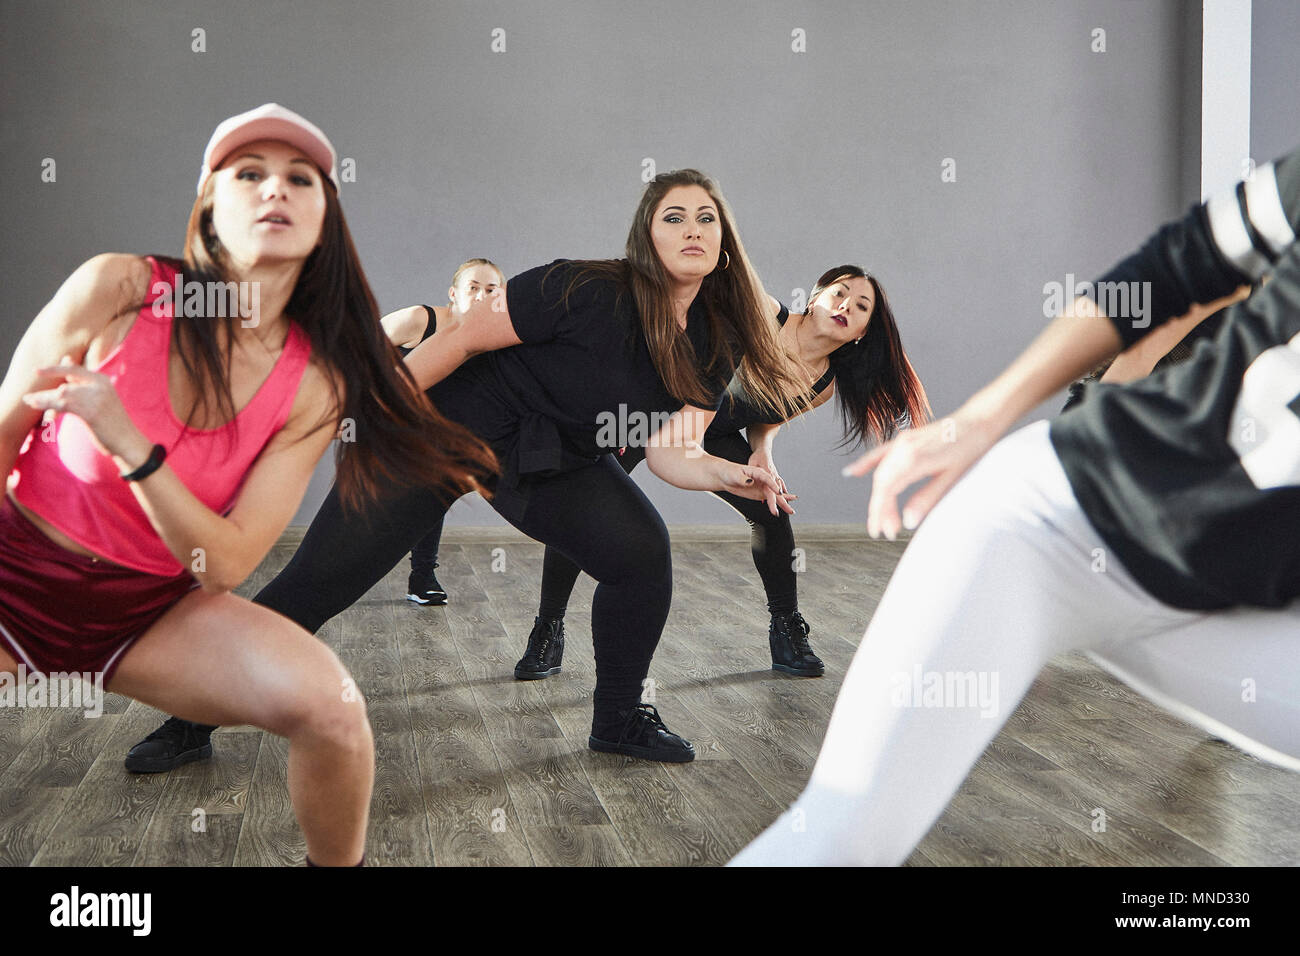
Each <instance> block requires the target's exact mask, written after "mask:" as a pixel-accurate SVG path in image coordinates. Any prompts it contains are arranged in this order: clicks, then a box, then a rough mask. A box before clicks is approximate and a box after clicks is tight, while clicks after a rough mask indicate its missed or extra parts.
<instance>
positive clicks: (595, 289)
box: [257, 170, 801, 762]
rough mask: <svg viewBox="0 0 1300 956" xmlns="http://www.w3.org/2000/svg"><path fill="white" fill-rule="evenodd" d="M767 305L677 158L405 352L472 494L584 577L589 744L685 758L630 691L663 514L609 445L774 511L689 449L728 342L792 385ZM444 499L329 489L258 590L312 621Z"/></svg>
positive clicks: (723, 373) (657, 611)
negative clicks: (624, 211) (622, 219)
mask: <svg viewBox="0 0 1300 956" xmlns="http://www.w3.org/2000/svg"><path fill="white" fill-rule="evenodd" d="M772 311H773V310H771V309H770V308H769V303H768V301H767V298H766V296H765V295H764V294H763V292H762V286H761V285H760V283H759V281H758V279H757V277H756V276H755V275H754V272H753V269H752V267H751V266H750V264H749V260H748V258H747V256H746V255H745V251H744V247H743V246H742V244H741V242H740V238H739V236H738V235H737V233H736V231H735V226H734V221H733V219H732V217H731V214H730V210H729V209H728V207H727V204H726V202H725V201H724V199H723V198H722V195H721V193H720V192H719V191H718V189H717V187H716V185H715V184H714V183H713V182H712V180H710V179H708V178H707V177H705V176H704V175H702V174H700V173H698V172H696V171H694V170H679V171H675V172H672V173H666V174H663V175H660V176H658V177H656V178H655V179H654V180H653V181H652V182H651V183H649V184H648V185H647V187H646V190H645V192H644V194H643V196H642V199H641V203H640V205H639V207H638V209H637V212H636V215H635V218H634V221H633V224H632V227H631V230H630V233H629V236H628V242H627V258H626V259H621V260H602V261H595V262H564V261H560V262H556V263H552V264H551V265H550V266H543V267H539V268H536V269H531V270H529V271H527V272H524V273H522V274H521V275H518V276H515V277H514V278H512V279H511V280H510V281H509V282H508V283H507V285H506V291H505V294H504V295H498V296H495V297H493V299H492V301H483V302H480V303H477V304H476V305H475V306H474V307H473V308H471V309H470V310H469V312H468V314H466V315H465V316H463V317H462V318H461V320H460V321H455V322H449V323H448V324H447V326H446V327H445V328H439V329H438V330H437V332H435V334H434V335H433V336H431V337H430V338H429V339H427V340H426V341H424V342H423V343H421V344H420V345H419V346H418V347H417V348H416V349H415V350H414V351H413V352H412V353H411V354H410V356H408V357H407V364H408V367H409V368H410V370H411V371H412V373H413V374H414V376H415V378H416V380H417V382H419V384H420V385H421V386H422V387H426V388H428V394H429V396H430V398H431V399H432V400H433V402H434V404H435V405H436V406H437V407H438V409H439V410H440V411H441V412H442V413H443V414H444V415H446V416H447V417H449V418H450V419H452V420H453V421H456V422H459V423H460V424H463V425H465V426H466V427H468V428H469V429H470V430H471V431H473V432H474V433H475V434H476V435H478V436H479V437H480V438H482V439H484V440H486V441H487V442H488V443H489V444H490V445H491V446H492V449H493V451H494V452H495V453H496V455H497V458H498V461H499V464H500V467H501V474H500V476H499V478H498V479H497V480H496V481H495V482H493V483H492V487H490V488H487V489H484V490H485V491H487V492H488V493H489V494H491V497H492V505H493V507H494V508H495V509H496V510H497V511H498V512H499V513H500V514H501V515H502V516H503V517H505V518H506V519H507V520H508V521H510V523H511V524H513V525H514V526H515V527H516V528H518V529H519V530H521V531H523V532H524V533H525V534H528V535H530V536H531V537H533V538H536V539H537V540H540V541H543V542H545V543H546V544H549V545H551V546H553V547H555V548H557V549H559V550H560V551H561V552H563V553H564V554H566V555H567V556H568V557H569V558H571V559H572V560H574V561H575V562H576V563H577V564H578V565H579V566H580V567H582V568H583V569H584V570H586V571H588V572H589V573H591V574H592V576H593V577H595V578H596V580H597V581H598V582H599V586H598V588H597V592H596V597H595V599H594V601H593V610H592V636H593V639H594V643H595V657H596V689H595V693H594V695H593V697H594V700H593V704H594V713H593V720H592V733H591V738H590V740H589V745H590V746H591V747H592V748H593V749H596V750H602V751H608V752H615V753H621V754H627V755H629V756H635V757H641V758H645V759H651V760H664V761H670V762H684V761H688V760H692V759H694V756H695V751H694V748H693V747H692V746H691V744H690V743H689V742H687V741H685V740H683V739H682V738H681V737H679V736H677V735H676V734H673V733H671V732H670V731H669V730H668V729H667V727H665V726H664V723H663V721H662V720H661V719H660V718H659V715H658V712H657V710H656V709H655V708H654V707H652V706H649V705H645V704H639V703H638V702H639V700H640V696H641V689H642V683H643V681H644V680H645V678H646V675H647V673H648V671H649V667H650V659H651V657H652V656H653V654H654V649H655V645H656V644H657V643H658V641H659V636H660V633H661V632H662V629H663V625H664V622H665V620H666V619H667V616H668V608H669V604H670V602H671V595H672V565H671V562H670V558H669V549H668V533H667V529H666V528H665V527H664V524H663V520H662V519H661V518H660V517H659V514H658V512H656V511H655V509H654V507H653V506H652V505H651V504H650V501H649V500H648V499H647V498H646V497H645V495H644V494H643V493H642V492H641V491H640V489H638V488H637V486H636V485H635V483H634V482H632V480H631V479H630V478H628V477H627V475H626V474H624V472H623V470H622V469H621V468H619V467H618V465H617V463H616V462H615V461H614V460H613V458H612V457H611V455H610V454H608V453H609V452H613V451H617V449H618V447H620V446H621V445H625V444H627V443H628V441H627V440H626V437H627V436H628V435H640V436H642V438H643V440H644V436H649V440H648V441H647V442H646V444H647V445H648V448H647V460H648V462H649V465H650V468H651V470H653V471H654V472H655V473H656V474H657V475H659V477H661V478H663V479H665V480H666V481H669V482H671V483H672V484H675V485H677V486H679V487H682V488H688V489H699V490H709V491H721V490H725V491H729V492H731V493H733V494H736V495H739V496H741V497H746V498H754V499H761V500H764V501H765V502H766V504H767V507H768V509H769V510H771V511H776V510H778V509H785V510H790V506H789V505H788V504H787V503H786V500H785V495H784V494H783V493H782V492H781V490H780V487H779V485H778V483H777V481H776V479H775V478H773V477H772V476H771V475H770V474H769V473H768V472H767V471H766V470H764V469H763V468H759V467H756V466H753V465H747V464H745V465H741V464H736V463H734V462H730V461H726V460H724V459H720V458H716V457H713V456H711V455H708V454H705V453H704V452H703V451H702V450H701V449H700V446H699V441H700V439H701V438H702V437H703V435H704V431H705V429H706V428H707V427H708V425H709V422H710V421H711V419H712V417H713V415H714V413H715V411H716V410H717V408H718V405H719V403H720V401H721V399H722V396H723V394H724V392H725V390H726V385H727V382H728V381H729V380H730V378H731V376H732V374H733V371H735V368H736V363H737V360H738V359H739V358H740V356H742V355H743V356H744V360H745V361H744V364H743V366H742V368H741V371H740V374H741V376H742V379H743V380H744V381H745V383H746V388H747V389H749V390H750V393H751V395H753V396H754V397H755V400H756V401H758V402H760V403H761V404H763V405H765V406H770V407H779V406H780V405H781V404H783V403H785V402H787V401H790V400H792V399H793V397H794V396H795V395H797V394H798V392H799V390H800V388H801V384H800V383H799V382H798V381H796V380H795V379H794V377H793V376H792V374H791V373H790V371H789V370H788V369H787V368H786V367H785V364H784V362H783V361H782V357H781V350H780V346H779V344H778V342H777V326H776V323H775V322H773V321H772V318H773V315H772ZM511 346H513V347H511ZM611 420H613V421H614V422H615V424H616V426H617V427H615V428H614V429H613V433H612V436H611V434H610V432H609V429H608V428H607V427H606V426H607V425H608V424H609V423H610V421H611ZM448 504H449V502H448V501H447V500H445V499H444V498H443V497H441V496H440V495H439V494H438V493H436V492H434V491H431V490H429V491H419V492H413V493H409V494H404V495H395V496H393V497H392V498H390V499H389V500H388V501H386V502H384V503H383V505H382V506H379V507H377V508H374V509H372V510H370V511H368V512H367V513H366V514H364V515H355V514H353V515H349V514H345V513H344V511H343V509H342V507H341V506H340V503H339V501H338V499H337V496H335V495H334V494H333V493H332V492H331V494H330V495H329V497H327V498H326V500H325V503H324V504H323V505H322V507H321V510H320V512H319V513H318V514H317V516H316V518H315V520H314V521H313V522H312V525H311V527H310V528H309V529H308V531H307V534H306V537H305V538H304V539H303V543H302V546H301V547H300V548H299V549H298V552H297V554H295V555H294V557H293V559H292V560H291V561H290V563H289V565H288V566H287V567H286V568H285V569H284V571H283V572H281V574H280V575H279V576H278V577H277V578H276V579H275V580H274V581H272V582H271V583H270V584H269V585H268V586H267V587H266V588H265V589H263V591H262V593H261V594H259V595H258V597H257V601H258V602H259V603H261V604H265V605H267V606H269V607H272V608H275V609H276V610H279V611H280V612H281V613H283V614H285V615H286V616H288V617H290V618H292V619H293V620H295V621H297V622H299V623H301V624H302V625H303V626H304V627H306V628H307V629H308V630H315V629H317V628H319V627H320V626H321V625H322V624H323V623H324V622H325V621H326V620H328V619H329V618H330V617H332V616H333V615H335V614H337V613H338V612H339V611H341V610H343V609H345V608H347V607H348V606H349V605H351V604H352V603H353V602H354V601H356V600H357V599H358V598H359V597H361V595H363V594H364V593H365V592H366V591H367V590H368V589H369V588H370V587H371V586H372V585H373V584H374V583H376V582H377V581H379V580H380V579H382V578H383V576H384V575H385V574H386V573H387V572H388V571H389V569H391V568H392V567H393V565H395V564H396V563H397V562H398V561H399V560H400V559H401V557H402V555H404V554H405V553H406V552H407V551H408V550H409V549H410V547H411V545H412V544H413V543H414V542H416V541H418V540H419V539H420V538H421V537H422V536H423V535H424V533H425V532H426V531H427V530H428V528H429V527H430V526H431V525H432V524H433V523H435V522H436V521H437V520H439V519H440V518H441V517H442V515H443V514H444V513H445V511H446V508H447V505H448Z"/></svg>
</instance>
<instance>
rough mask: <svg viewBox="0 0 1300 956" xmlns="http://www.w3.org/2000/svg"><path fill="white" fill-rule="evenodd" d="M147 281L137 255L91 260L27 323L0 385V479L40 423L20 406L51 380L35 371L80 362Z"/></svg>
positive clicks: (38, 415) (27, 408) (29, 409)
mask: <svg viewBox="0 0 1300 956" xmlns="http://www.w3.org/2000/svg"><path fill="white" fill-rule="evenodd" d="M148 281H149V265H148V263H147V262H145V261H144V260H143V259H141V258H139V257H138V256H127V255H118V254H115V253H106V254H104V255H100V256H96V257H95V258H93V259H89V260H87V261H86V262H84V263H83V264H82V265H81V266H79V267H78V268H77V270H76V271H75V272H73V273H72V275H71V276H69V277H68V279H67V280H66V281H65V282H64V283H63V285H62V286H60V287H59V290H58V291H57V292H56V293H55V294H54V298H52V299H51V300H50V301H49V303H48V304H47V305H46V306H45V308H43V309H41V311H40V312H39V313H38V314H37V316H36V318H35V319H33V320H32V324H31V325H30V326H29V327H28V329H27V331H26V333H24V335H23V337H22V339H21V340H20V341H19V343H18V347H17V349H15V350H14V354H13V358H12V360H11V361H10V363H9V371H8V373H7V374H6V375H5V377H4V382H3V383H0V475H4V476H8V475H9V473H10V472H11V471H13V467H14V462H15V461H16V460H17V458H18V451H19V449H20V448H21V447H22V443H23V440H24V439H25V438H26V437H27V433H28V432H30V431H31V430H32V428H33V427H34V426H35V425H36V423H37V422H39V421H40V420H41V411H40V410H39V409H35V408H32V407H31V406H29V405H27V404H26V403H25V402H23V396H24V395H26V394H27V393H28V392H32V391H35V390H37V389H39V388H42V387H45V386H46V385H49V384H50V383H52V382H53V381H54V379H52V378H49V377H48V376H47V377H42V376H41V375H40V374H39V370H40V369H41V368H43V367H45V366H50V365H57V364H59V362H60V361H61V360H62V359H63V357H64V356H70V357H71V358H72V359H73V360H74V361H77V362H80V361H81V360H82V359H83V358H84V357H85V354H86V350H87V349H88V348H89V347H90V343H91V342H92V341H94V339H95V338H96V337H97V336H98V335H100V334H101V333H102V332H103V331H104V330H105V328H106V327H107V326H108V324H109V322H111V321H112V320H113V318H114V317H115V316H117V315H118V314H119V313H120V312H122V310H123V309H125V308H127V307H128V306H129V305H131V304H132V302H134V301H141V300H143V298H144V297H145V294H146V292H147V291H148V289H147V286H148Z"/></svg>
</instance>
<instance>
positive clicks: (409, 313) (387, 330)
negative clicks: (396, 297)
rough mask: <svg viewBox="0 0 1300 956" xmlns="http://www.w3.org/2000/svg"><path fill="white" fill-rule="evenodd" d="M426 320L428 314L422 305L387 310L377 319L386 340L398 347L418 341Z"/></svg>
mask: <svg viewBox="0 0 1300 956" xmlns="http://www.w3.org/2000/svg"><path fill="white" fill-rule="evenodd" d="M428 321H429V314H428V313H427V312H425V311H424V306H422V305H410V306H407V307H406V308H404V309H398V310H397V311H396V312H389V313H388V314H387V315H386V316H384V317H383V318H382V319H380V320H379V322H380V324H381V325H383V327H384V334H385V335H386V336H388V341H390V342H392V343H393V344H394V345H396V346H397V347H398V348H410V347H411V345H410V343H412V342H419V340H420V336H422V335H423V334H424V329H425V325H426V324H427V323H428Z"/></svg>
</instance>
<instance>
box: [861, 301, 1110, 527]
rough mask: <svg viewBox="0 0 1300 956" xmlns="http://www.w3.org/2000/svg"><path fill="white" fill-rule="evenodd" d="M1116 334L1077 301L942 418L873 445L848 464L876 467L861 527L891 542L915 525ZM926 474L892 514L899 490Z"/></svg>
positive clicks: (1091, 363)
mask: <svg viewBox="0 0 1300 956" xmlns="http://www.w3.org/2000/svg"><path fill="white" fill-rule="evenodd" d="M1120 345H1121V341H1120V337H1119V333H1118V332H1116V331H1115V327H1114V325H1113V324H1112V323H1111V321H1110V319H1108V318H1107V317H1106V316H1104V315H1103V314H1102V313H1101V312H1100V310H1099V309H1098V308H1097V304H1096V303H1095V302H1093V301H1092V299H1089V298H1086V297H1081V298H1079V299H1076V300H1075V301H1074V302H1073V303H1072V304H1071V305H1070V306H1069V307H1068V308H1067V309H1066V310H1065V311H1064V312H1063V313H1062V314H1061V315H1059V316H1057V317H1056V318H1055V319H1053V320H1052V322H1051V324H1049V325H1048V326H1047V328H1046V329H1044V330H1043V331H1042V332H1041V333H1039V335H1038V338H1036V339H1035V340H1034V341H1033V343H1031V344H1030V346H1029V348H1027V349H1025V351H1024V352H1023V353H1021V355H1020V356H1019V357H1018V358H1017V359H1016V360H1015V361H1013V362H1012V363H1011V365H1010V366H1008V367H1007V369H1006V371H1004V372H1003V373H1002V374H1001V375H999V376H998V377H997V378H995V379H994V380H993V381H992V382H990V383H989V384H988V385H986V386H984V388H982V389H980V390H979V391H978V392H976V393H975V394H974V395H973V396H971V398H969V399H968V400H967V401H966V403H965V404H964V405H962V406H961V408H959V409H958V410H957V411H956V412H954V413H953V414H952V415H950V416H948V417H947V418H944V419H941V420H939V421H937V422H932V423H930V424H929V425H925V426H923V427H921V428H914V429H908V430H906V431H904V432H902V433H901V434H899V435H898V436H897V437H896V438H894V439H893V440H891V441H888V442H885V443H884V444H882V445H878V446H877V447H876V448H874V449H872V450H871V451H870V452H868V453H867V454H866V455H864V456H863V457H862V458H859V459H858V460H857V461H856V462H854V463H853V464H852V465H850V466H849V468H847V469H846V473H848V474H854V475H864V474H866V473H867V472H868V471H870V470H871V469H872V468H875V469H876V474H875V479H874V482H873V486H872V492H871V502H870V504H869V505H868V507H867V530H868V532H869V533H870V534H871V535H872V536H878V535H880V534H884V535H885V536H886V537H887V538H889V539H890V540H893V539H894V538H895V537H896V536H897V534H898V531H899V529H900V528H901V527H904V526H905V527H908V528H915V527H916V526H917V525H918V524H919V523H920V522H921V520H922V519H923V518H924V517H925V515H926V514H928V513H929V511H930V509H931V508H932V507H934V504H935V503H936V502H937V501H938V500H939V499H940V498H942V497H943V495H944V494H946V493H947V491H948V489H949V488H951V487H952V486H953V484H955V483H956V481H957V479H958V478H960V477H961V476H962V475H963V474H965V472H966V470H967V469H968V468H970V466H971V465H972V464H974V463H975V462H976V461H977V460H978V459H979V458H980V456H981V455H983V454H984V452H985V451H987V450H988V449H989V448H990V447H991V446H992V445H993V444H994V443H995V442H996V441H997V440H998V439H999V438H1001V437H1002V435H1003V434H1004V433H1005V432H1006V431H1007V429H1009V428H1010V427H1011V425H1013V424H1014V423H1015V422H1016V420H1017V419H1018V418H1020V417H1021V416H1022V415H1024V414H1025V413H1026V412H1029V411H1030V410H1032V409H1033V408H1034V407H1035V406H1036V405H1037V404H1038V403H1039V402H1041V401H1043V400H1044V399H1046V398H1047V397H1048V396H1050V395H1052V394H1053V393H1054V392H1057V391H1059V390H1060V389H1062V388H1064V387H1065V386H1066V385H1067V384H1068V383H1069V382H1072V381H1074V380H1075V379H1076V378H1078V377H1079V376H1081V375H1083V374H1084V373H1085V372H1087V371H1088V370H1090V369H1093V368H1096V367H1097V365H1098V364H1099V363H1100V362H1101V361H1102V360H1103V359H1106V358H1109V357H1111V356H1113V355H1115V354H1116V353H1117V352H1118V351H1119V348H1120ZM926 477H928V478H930V481H929V483H928V484H926V485H925V487H923V488H921V489H920V490H919V491H917V492H916V494H914V495H913V496H912V498H911V500H909V501H908V503H907V508H906V509H905V511H904V513H903V516H902V517H901V518H900V516H899V514H898V496H899V495H900V494H901V493H902V492H903V491H904V490H905V489H906V488H908V487H909V486H911V485H912V484H913V483H915V482H917V481H919V480H921V479H923V478H926Z"/></svg>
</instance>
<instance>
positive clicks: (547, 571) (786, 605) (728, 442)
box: [537, 432, 799, 621]
mask: <svg viewBox="0 0 1300 956" xmlns="http://www.w3.org/2000/svg"><path fill="white" fill-rule="evenodd" d="M704 450H705V451H706V452H708V453H709V454H710V455H716V456H717V457H718V458H725V459H727V460H728V461H734V462H737V463H738V464H742V465H743V464H746V463H747V462H748V461H749V456H750V447H749V442H748V441H746V440H745V439H744V438H743V437H742V436H741V435H740V433H739V432H733V433H732V434H729V435H723V436H721V437H718V438H709V437H706V438H705V439H704ZM643 461H645V449H644V448H629V449H627V451H625V452H624V453H623V454H622V455H620V456H619V457H618V463H619V464H620V465H622V466H623V470H624V471H626V472H628V473H629V474H630V473H631V472H632V469H633V468H635V467H636V466H637V465H639V464H641V462H643ZM714 494H716V495H717V496H718V497H719V498H721V499H722V500H723V501H725V502H726V503H727V504H729V505H731V507H733V508H735V509H736V510H737V511H738V512H740V514H741V515H742V516H743V517H744V519H745V520H746V521H748V522H749V528H750V550H751V551H752V552H753V555H754V567H756V568H757V569H758V574H759V577H761V578H762V579H763V589H764V590H765V591H766V592H767V609H768V612H769V613H771V614H793V613H794V612H795V611H797V610H799V586H798V583H797V580H796V574H795V570H794V530H793V529H792V528H791V527H790V516H789V515H788V514H786V513H785V512H784V511H781V512H779V513H778V514H776V515H773V514H772V512H770V511H768V510H767V504H766V503H765V502H762V501H754V500H753V499H751V498H738V497H736V496H735V495H733V494H729V493H727V492H725V491H718V492H714ZM580 570H581V569H580V568H579V567H578V566H577V565H576V564H574V563H573V562H572V561H570V560H569V559H568V558H567V557H565V556H564V555H563V554H561V553H560V552H559V551H557V550H555V549H554V548H549V547H548V548H547V549H546V557H545V558H544V559H543V562H542V599H541V602H540V604H539V605H538V611H537V614H538V616H539V617H541V618H542V619H543V620H551V621H554V620H559V619H560V618H562V617H564V612H565V610H566V609H567V608H568V605H569V596H570V595H571V594H573V586H574V584H576V583H577V580H578V572H579V571H580Z"/></svg>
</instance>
